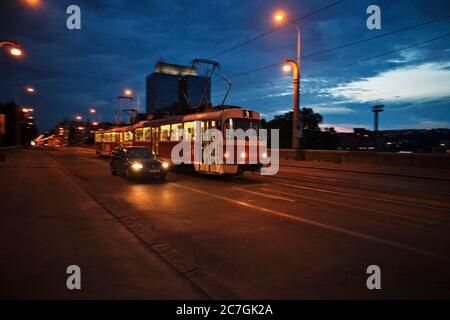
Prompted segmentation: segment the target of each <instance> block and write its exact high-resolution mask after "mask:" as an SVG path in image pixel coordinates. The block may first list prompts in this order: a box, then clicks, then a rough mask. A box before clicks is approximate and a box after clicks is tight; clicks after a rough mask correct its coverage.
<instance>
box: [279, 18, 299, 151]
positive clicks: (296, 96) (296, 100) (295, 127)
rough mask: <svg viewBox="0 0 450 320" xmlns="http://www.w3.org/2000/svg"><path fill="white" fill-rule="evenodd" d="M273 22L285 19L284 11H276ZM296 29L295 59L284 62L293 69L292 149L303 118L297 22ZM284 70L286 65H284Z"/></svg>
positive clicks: (280, 21) (297, 147)
mask: <svg viewBox="0 0 450 320" xmlns="http://www.w3.org/2000/svg"><path fill="white" fill-rule="evenodd" d="M273 19H274V21H275V23H278V24H280V23H283V22H285V21H286V13H285V12H283V11H278V12H276V13H275V15H274V17H273ZM293 26H294V27H295V30H296V31H297V61H293V60H286V61H285V63H286V64H287V65H290V66H291V67H292V69H294V109H293V115H292V117H293V118H292V149H299V148H300V139H302V138H303V119H302V117H301V114H300V107H299V106H300V71H301V61H300V60H301V59H300V56H301V32H300V26H299V25H298V24H296V23H295V24H293ZM284 69H285V71H290V70H286V65H285V67H284Z"/></svg>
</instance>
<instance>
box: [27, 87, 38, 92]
mask: <svg viewBox="0 0 450 320" xmlns="http://www.w3.org/2000/svg"><path fill="white" fill-rule="evenodd" d="M25 90H26V91H27V92H28V93H35V92H36V89H34V88H33V87H27V88H26V89H25Z"/></svg>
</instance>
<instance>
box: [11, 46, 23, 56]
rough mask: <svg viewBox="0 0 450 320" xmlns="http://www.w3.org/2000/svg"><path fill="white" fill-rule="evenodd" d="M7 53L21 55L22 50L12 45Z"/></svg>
mask: <svg viewBox="0 0 450 320" xmlns="http://www.w3.org/2000/svg"><path fill="white" fill-rule="evenodd" d="M9 53H10V54H11V55H12V56H16V57H18V56H21V55H22V50H20V49H19V48H17V47H13V48H11V50H9Z"/></svg>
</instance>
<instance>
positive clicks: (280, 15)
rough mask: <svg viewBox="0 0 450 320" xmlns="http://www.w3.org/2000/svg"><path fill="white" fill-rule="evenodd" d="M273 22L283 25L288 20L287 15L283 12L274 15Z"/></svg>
mask: <svg viewBox="0 0 450 320" xmlns="http://www.w3.org/2000/svg"><path fill="white" fill-rule="evenodd" d="M273 20H274V21H275V22H276V23H281V22H283V21H284V20H286V14H285V13H284V12H283V11H278V12H277V13H275V14H274V16H273Z"/></svg>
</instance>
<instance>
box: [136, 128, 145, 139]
mask: <svg viewBox="0 0 450 320" xmlns="http://www.w3.org/2000/svg"><path fill="white" fill-rule="evenodd" d="M135 134H136V141H144V129H143V128H139V129H136V131H135Z"/></svg>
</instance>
